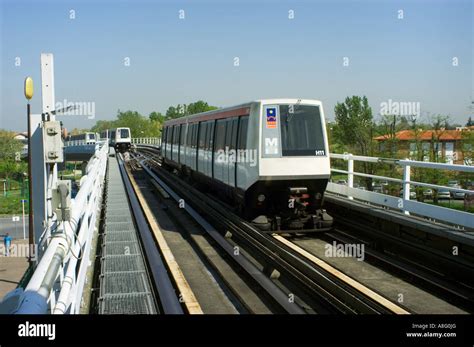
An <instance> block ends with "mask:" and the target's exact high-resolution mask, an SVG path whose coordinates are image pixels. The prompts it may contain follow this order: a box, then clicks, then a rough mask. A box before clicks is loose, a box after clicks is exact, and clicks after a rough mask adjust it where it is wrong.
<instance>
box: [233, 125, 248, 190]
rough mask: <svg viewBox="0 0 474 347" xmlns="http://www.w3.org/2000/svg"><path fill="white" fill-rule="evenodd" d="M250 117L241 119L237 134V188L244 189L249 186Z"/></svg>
mask: <svg viewBox="0 0 474 347" xmlns="http://www.w3.org/2000/svg"><path fill="white" fill-rule="evenodd" d="M248 124H249V116H242V117H239V129H238V130H239V131H238V133H237V156H238V160H237V163H236V169H235V171H236V173H235V176H236V182H235V185H236V187H240V188H244V187H245V186H246V184H247V164H246V161H247V160H248V159H247V153H246V151H247V132H248Z"/></svg>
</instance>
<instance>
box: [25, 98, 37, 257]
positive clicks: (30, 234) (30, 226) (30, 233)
mask: <svg viewBox="0 0 474 347" xmlns="http://www.w3.org/2000/svg"><path fill="white" fill-rule="evenodd" d="M26 114H27V119H28V213H29V215H28V238H29V241H28V243H29V245H30V252H29V257H28V261H29V263H30V265H33V264H32V258H31V253H32V250H33V249H34V248H33V247H34V239H35V234H34V229H33V224H34V217H33V179H32V177H33V176H32V174H31V169H32V166H33V165H32V160H31V135H32V133H31V110H30V103H28V104H27V105H26Z"/></svg>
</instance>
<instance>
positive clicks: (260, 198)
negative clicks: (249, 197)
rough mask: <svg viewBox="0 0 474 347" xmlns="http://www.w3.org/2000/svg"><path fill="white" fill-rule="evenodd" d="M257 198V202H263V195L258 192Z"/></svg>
mask: <svg viewBox="0 0 474 347" xmlns="http://www.w3.org/2000/svg"><path fill="white" fill-rule="evenodd" d="M257 200H258V202H264V201H265V195H263V194H259V195H258V196H257Z"/></svg>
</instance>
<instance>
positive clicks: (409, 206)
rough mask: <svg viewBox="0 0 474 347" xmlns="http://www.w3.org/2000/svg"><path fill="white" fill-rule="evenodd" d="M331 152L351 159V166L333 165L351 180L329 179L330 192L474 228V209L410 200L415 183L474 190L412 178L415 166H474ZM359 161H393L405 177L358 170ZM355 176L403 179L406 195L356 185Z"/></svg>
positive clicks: (334, 156)
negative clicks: (357, 162)
mask: <svg viewBox="0 0 474 347" xmlns="http://www.w3.org/2000/svg"><path fill="white" fill-rule="evenodd" d="M330 156H331V159H342V160H344V161H346V162H347V170H341V169H331V171H332V172H335V173H341V174H345V175H347V184H337V183H333V182H329V183H328V187H327V190H328V191H329V192H332V193H336V194H339V195H343V196H346V197H347V198H348V199H358V200H362V201H365V202H369V203H372V204H376V205H381V206H384V207H387V208H393V209H396V210H400V211H403V212H404V213H405V214H407V215H408V214H410V213H413V214H416V215H419V216H422V217H426V218H429V219H433V220H437V221H440V222H441V221H442V222H448V223H450V224H453V225H458V226H460V227H463V228H474V215H473V214H472V213H467V212H463V211H459V210H455V209H450V208H446V207H441V206H436V205H431V204H427V203H423V202H419V201H412V200H410V187H411V186H412V185H413V186H421V187H426V188H433V189H437V190H439V189H445V190H448V191H450V192H460V193H464V194H468V196H472V194H474V191H472V190H467V189H461V188H458V187H449V186H440V185H437V184H432V183H426V182H418V181H413V180H411V169H412V168H427V169H436V170H449V171H461V172H468V173H473V174H474V166H467V165H456V164H444V163H432V162H424V161H413V160H408V159H406V160H398V159H386V158H378V157H365V156H357V155H352V154H333V153H331V154H330ZM355 161H360V162H366V163H378V164H391V165H394V166H395V167H400V168H401V169H402V172H403V178H402V179H400V178H394V177H385V176H378V175H372V174H365V173H362V172H356V171H354V162H355ZM354 176H359V177H370V178H373V179H375V180H380V181H388V182H395V183H399V184H400V185H401V186H402V194H401V195H402V196H401V197H395V196H391V195H387V194H383V193H376V192H372V191H365V190H362V189H358V188H355V187H354ZM473 179H474V175H473Z"/></svg>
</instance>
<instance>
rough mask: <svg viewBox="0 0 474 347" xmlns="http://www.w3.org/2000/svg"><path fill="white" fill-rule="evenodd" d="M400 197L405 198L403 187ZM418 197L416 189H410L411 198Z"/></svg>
mask: <svg viewBox="0 0 474 347" xmlns="http://www.w3.org/2000/svg"><path fill="white" fill-rule="evenodd" d="M400 197H401V198H403V189H400ZM413 199H416V190H415V189H413V188H412V189H410V200H413Z"/></svg>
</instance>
